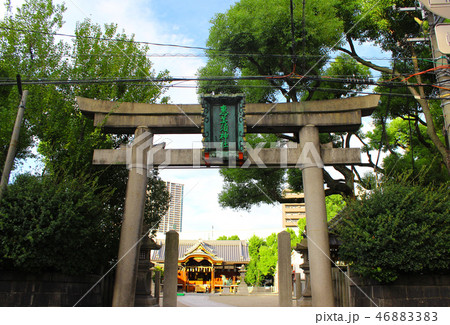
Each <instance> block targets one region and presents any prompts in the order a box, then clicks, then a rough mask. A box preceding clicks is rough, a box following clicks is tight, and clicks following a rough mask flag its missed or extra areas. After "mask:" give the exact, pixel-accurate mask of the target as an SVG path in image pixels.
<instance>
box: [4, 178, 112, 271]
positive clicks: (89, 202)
mask: <svg viewBox="0 0 450 325" xmlns="http://www.w3.org/2000/svg"><path fill="white" fill-rule="evenodd" d="M103 195H105V192H102V191H100V190H99V188H98V186H97V185H96V183H95V181H94V180H89V179H74V180H70V181H66V182H64V183H60V184H56V183H54V182H53V181H52V179H51V178H50V177H44V178H42V177H35V176H30V175H21V176H18V178H17V179H16V181H15V182H14V184H12V185H10V186H9V187H8V190H7V191H6V193H5V195H4V197H3V200H2V201H1V202H0V247H1V248H0V252H1V254H0V268H2V269H6V270H20V271H26V272H44V271H56V272H62V273H65V274H86V273H91V272H96V271H99V269H100V268H101V267H104V266H106V265H107V264H108V262H109V261H111V259H112V258H113V257H114V256H115V254H116V253H117V240H118V238H117V237H116V236H115V235H113V233H114V232H113V231H112V229H113V227H114V224H113V223H112V221H111V218H110V216H109V215H108V212H107V211H108V209H106V208H105V206H104V203H103V202H105V200H104V199H103V198H102V196H103Z"/></svg>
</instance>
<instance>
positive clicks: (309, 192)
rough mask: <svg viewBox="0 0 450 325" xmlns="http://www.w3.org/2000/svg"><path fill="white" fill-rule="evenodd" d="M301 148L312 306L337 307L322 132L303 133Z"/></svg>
mask: <svg viewBox="0 0 450 325" xmlns="http://www.w3.org/2000/svg"><path fill="white" fill-rule="evenodd" d="M300 148H301V149H302V156H304V155H305V164H304V165H303V167H302V178H303V187H304V192H305V206H306V207H305V208H306V227H307V229H308V255H309V265H310V270H311V291H312V305H313V307H334V297H333V286H332V281H331V261H330V245H329V239H328V227H327V212H326V207H325V190H324V184H323V170H322V168H323V163H322V161H317V158H318V157H320V143H319V130H318V129H317V128H316V127H315V126H313V125H307V126H304V127H303V128H302V129H301V130H300ZM308 151H309V152H308ZM311 157H312V159H311Z"/></svg>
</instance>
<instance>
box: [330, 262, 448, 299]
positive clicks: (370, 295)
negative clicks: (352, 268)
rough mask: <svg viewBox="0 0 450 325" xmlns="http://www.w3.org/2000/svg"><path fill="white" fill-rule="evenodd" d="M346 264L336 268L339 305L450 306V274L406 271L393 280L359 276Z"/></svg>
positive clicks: (334, 269)
mask: <svg viewBox="0 0 450 325" xmlns="http://www.w3.org/2000/svg"><path fill="white" fill-rule="evenodd" d="M348 274H349V272H348V271H346V268H341V270H339V269H338V268H333V269H332V278H333V287H334V288H333V290H334V297H335V303H336V306H339V307H375V306H378V307H448V306H450V275H433V274H429V275H428V274H427V275H403V276H401V277H400V278H398V279H397V280H396V281H394V282H393V283H390V284H379V283H378V282H376V281H374V280H368V279H365V278H362V277H359V276H355V275H354V274H351V272H350V278H349V277H348V276H347V275H348Z"/></svg>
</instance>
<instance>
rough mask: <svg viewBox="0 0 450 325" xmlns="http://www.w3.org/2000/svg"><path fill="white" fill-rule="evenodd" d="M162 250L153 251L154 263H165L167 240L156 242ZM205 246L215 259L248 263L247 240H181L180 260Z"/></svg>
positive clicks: (152, 258)
mask: <svg viewBox="0 0 450 325" xmlns="http://www.w3.org/2000/svg"><path fill="white" fill-rule="evenodd" d="M156 243H157V244H158V245H161V248H160V249H159V250H157V251H152V257H151V260H152V261H153V262H162V261H164V250H165V240H164V239H159V240H156ZM200 245H201V246H203V247H204V248H205V250H207V251H208V252H209V253H210V254H211V255H215V256H216V258H215V259H219V260H223V261H224V262H226V263H227V262H228V263H233V262H237V263H248V262H249V261H250V255H249V253H248V243H247V242H246V241H245V240H180V242H179V250H178V259H179V260H181V259H183V258H184V257H185V256H187V255H189V254H191V253H192V252H194V251H195V250H196V249H197V248H198V247H199V246H200Z"/></svg>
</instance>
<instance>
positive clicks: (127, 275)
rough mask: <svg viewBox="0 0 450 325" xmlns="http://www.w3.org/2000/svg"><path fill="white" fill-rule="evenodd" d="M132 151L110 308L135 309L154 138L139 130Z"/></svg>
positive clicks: (143, 129) (147, 130)
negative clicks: (148, 157) (148, 164)
mask: <svg viewBox="0 0 450 325" xmlns="http://www.w3.org/2000/svg"><path fill="white" fill-rule="evenodd" d="M134 135H135V138H134V141H133V144H132V146H131V148H128V150H130V153H131V156H130V158H131V161H129V164H130V165H129V174H128V183H127V193H126V198H125V210H124V214H123V221H122V229H121V233H120V244H119V255H118V264H117V269H116V278H115V283H114V294H113V303H112V305H113V307H134V299H135V291H136V280H137V269H138V261H139V249H140V245H139V243H140V238H141V235H142V234H141V231H142V226H143V219H144V207H145V197H146V190H147V153H148V150H149V149H150V148H151V147H152V146H153V134H151V133H150V132H149V129H148V128H146V127H138V128H136V131H135V133H134Z"/></svg>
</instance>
